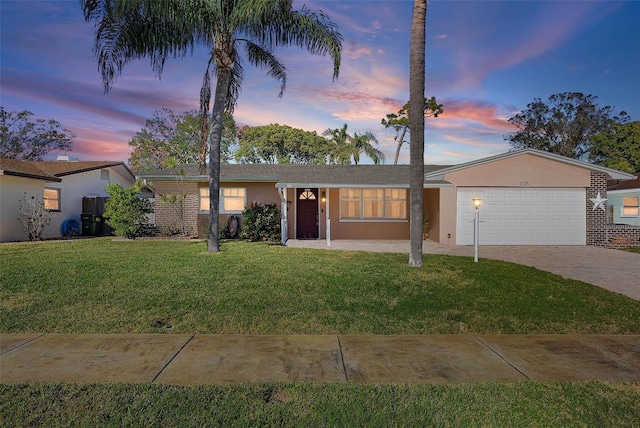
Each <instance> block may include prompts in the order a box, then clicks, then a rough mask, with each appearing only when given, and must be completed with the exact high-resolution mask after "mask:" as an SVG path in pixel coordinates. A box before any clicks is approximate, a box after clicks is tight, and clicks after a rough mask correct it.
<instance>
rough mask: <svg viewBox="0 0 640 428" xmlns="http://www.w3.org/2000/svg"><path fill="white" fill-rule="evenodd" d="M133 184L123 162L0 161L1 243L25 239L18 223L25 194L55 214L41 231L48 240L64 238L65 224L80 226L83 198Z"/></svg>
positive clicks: (132, 177)
mask: <svg viewBox="0 0 640 428" xmlns="http://www.w3.org/2000/svg"><path fill="white" fill-rule="evenodd" d="M134 182H135V176H134V175H133V173H132V172H131V170H129V168H127V166H126V165H125V164H124V163H123V162H112V161H88V162H76V161H40V162H33V161H20V160H15V159H0V242H7V241H24V240H26V239H27V235H26V233H25V232H24V231H23V230H22V228H21V226H20V223H19V222H18V209H19V206H20V203H21V201H22V198H23V196H24V194H25V193H26V194H27V195H28V196H36V197H38V198H39V199H41V200H43V202H44V204H45V207H46V208H48V209H50V210H51V211H54V212H56V213H57V215H56V217H55V218H54V219H53V221H52V222H51V224H50V225H49V226H47V228H45V230H44V233H43V237H44V238H45V239H48V238H56V237H60V236H62V235H63V231H62V230H61V226H62V224H63V223H64V222H65V221H66V220H75V221H76V222H77V224H78V225H81V219H80V214H82V210H83V198H102V197H106V196H107V194H106V193H105V191H104V189H105V185H106V184H107V183H120V184H122V185H123V186H128V185H131V184H133V183H134Z"/></svg>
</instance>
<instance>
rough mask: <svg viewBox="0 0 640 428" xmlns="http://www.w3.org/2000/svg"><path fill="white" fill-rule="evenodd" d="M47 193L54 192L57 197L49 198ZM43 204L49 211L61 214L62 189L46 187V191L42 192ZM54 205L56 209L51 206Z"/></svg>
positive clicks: (50, 196)
mask: <svg viewBox="0 0 640 428" xmlns="http://www.w3.org/2000/svg"><path fill="white" fill-rule="evenodd" d="M47 192H53V193H54V194H55V197H52V196H53V195H49V196H47ZM42 203H43V205H44V208H45V209H46V210H47V211H57V212H60V211H61V210H60V206H61V204H60V189H57V188H55V187H45V188H44V190H43V191H42ZM52 203H55V208H52V207H51V206H50V205H51V204H52Z"/></svg>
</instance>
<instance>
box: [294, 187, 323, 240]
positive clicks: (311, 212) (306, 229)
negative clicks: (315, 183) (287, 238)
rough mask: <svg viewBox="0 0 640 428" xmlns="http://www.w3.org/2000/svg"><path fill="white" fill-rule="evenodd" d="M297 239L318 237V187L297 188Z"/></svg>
mask: <svg viewBox="0 0 640 428" xmlns="http://www.w3.org/2000/svg"><path fill="white" fill-rule="evenodd" d="M296 201H297V213H296V221H297V223H296V224H297V232H296V238H297V239H318V189H297V190H296Z"/></svg>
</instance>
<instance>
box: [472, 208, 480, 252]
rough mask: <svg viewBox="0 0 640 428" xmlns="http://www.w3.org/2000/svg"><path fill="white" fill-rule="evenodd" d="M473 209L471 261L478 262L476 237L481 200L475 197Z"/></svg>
mask: <svg viewBox="0 0 640 428" xmlns="http://www.w3.org/2000/svg"><path fill="white" fill-rule="evenodd" d="M472 201H473V208H475V210H476V213H475V218H474V221H473V261H474V262H476V263H477V262H478V237H479V231H480V204H481V203H482V199H480V198H478V197H475V198H473V199H472Z"/></svg>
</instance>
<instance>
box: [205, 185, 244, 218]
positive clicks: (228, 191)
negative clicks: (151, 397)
mask: <svg viewBox="0 0 640 428" xmlns="http://www.w3.org/2000/svg"><path fill="white" fill-rule="evenodd" d="M199 190H200V211H209V188H208V187H200V189H199ZM246 205H247V189H246V188H244V187H222V188H221V189H220V212H221V213H222V214H234V213H236V214H237V213H241V212H242V211H244V207H245V206H246Z"/></svg>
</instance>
